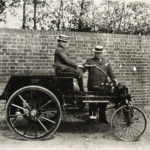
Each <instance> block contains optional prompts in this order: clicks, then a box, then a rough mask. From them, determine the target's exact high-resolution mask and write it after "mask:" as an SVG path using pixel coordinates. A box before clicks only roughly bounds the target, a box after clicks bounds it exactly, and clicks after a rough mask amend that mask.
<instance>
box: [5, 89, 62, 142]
mask: <svg viewBox="0 0 150 150" xmlns="http://www.w3.org/2000/svg"><path fill="white" fill-rule="evenodd" d="M6 120H7V124H8V126H9V128H10V129H11V130H13V131H14V132H15V133H16V134H17V135H19V136H21V137H23V138H25V139H41V138H44V137H46V136H48V135H53V134H54V133H55V131H56V130H57V128H58V127H59V125H60V121H61V106H60V103H59V101H58V99H57V98H56V96H55V95H54V94H53V93H52V92H51V91H49V90H48V89H46V88H43V87H41V86H26V87H23V88H21V89H19V90H17V91H16V92H15V93H13V94H12V96H11V97H10V98H9V100H8V103H7V105H6Z"/></svg>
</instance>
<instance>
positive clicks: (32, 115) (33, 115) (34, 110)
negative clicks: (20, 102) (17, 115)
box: [30, 109, 37, 118]
mask: <svg viewBox="0 0 150 150" xmlns="http://www.w3.org/2000/svg"><path fill="white" fill-rule="evenodd" d="M30 115H31V117H32V118H35V117H36V116H37V110H36V109H33V110H31V112H30Z"/></svg>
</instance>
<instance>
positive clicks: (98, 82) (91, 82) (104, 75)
mask: <svg viewBox="0 0 150 150" xmlns="http://www.w3.org/2000/svg"><path fill="white" fill-rule="evenodd" d="M93 51H94V57H93V58H91V59H87V61H86V62H85V64H84V66H85V68H86V66H91V65H93V67H87V68H86V69H88V73H89V75H88V90H89V91H96V90H100V89H101V87H102V86H103V85H104V84H106V83H107V82H109V81H108V77H109V78H110V79H111V80H112V81H113V82H114V83H115V84H117V83H118V82H117V80H116V78H115V76H114V74H113V71H112V68H111V65H110V63H109V61H107V60H106V59H104V57H103V56H102V55H103V46H96V47H95V48H94V49H93ZM97 107H99V110H100V112H99V120H100V122H106V123H107V121H106V114H105V110H106V104H98V105H96V104H90V105H89V116H90V119H96V118H97V117H96V114H95V110H96V109H97Z"/></svg>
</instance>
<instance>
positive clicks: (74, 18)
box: [0, 0, 150, 34]
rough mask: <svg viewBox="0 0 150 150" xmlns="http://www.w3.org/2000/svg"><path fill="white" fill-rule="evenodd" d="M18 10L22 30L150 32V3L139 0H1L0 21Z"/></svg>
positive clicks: (15, 14)
mask: <svg viewBox="0 0 150 150" xmlns="http://www.w3.org/2000/svg"><path fill="white" fill-rule="evenodd" d="M17 9H20V10H21V12H22V18H21V19H20V20H19V19H18V20H19V21H20V22H21V24H22V28H23V29H25V28H29V29H39V30H71V31H88V32H108V33H124V34H150V5H148V4H146V3H144V2H139V1H138V2H122V1H121V2H120V1H119V0H118V1H117V0H115V1H114V0H103V1H101V3H95V1H94V0H1V1H0V15H1V16H0V21H4V20H5V17H6V10H7V11H9V12H10V13H11V14H12V15H13V16H16V18H17V17H18V14H17V13H16V11H17Z"/></svg>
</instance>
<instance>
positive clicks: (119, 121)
mask: <svg viewBox="0 0 150 150" xmlns="http://www.w3.org/2000/svg"><path fill="white" fill-rule="evenodd" d="M146 126H147V121H146V117H145V115H144V113H143V112H142V111H141V110H140V109H139V108H137V107H135V106H121V107H120V108H118V109H117V110H116V111H115V112H114V114H113V116H112V119H111V128H112V131H113V133H114V135H115V136H116V137H118V138H119V139H121V140H124V141H137V140H139V138H140V137H141V136H142V135H143V133H144V132H145V129H146Z"/></svg>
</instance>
